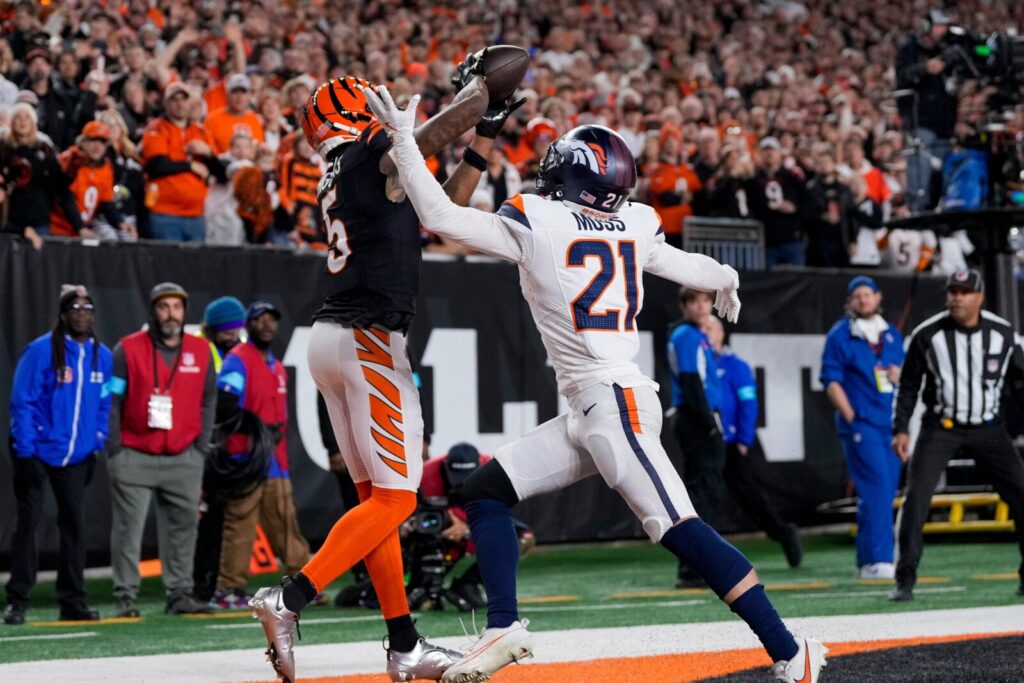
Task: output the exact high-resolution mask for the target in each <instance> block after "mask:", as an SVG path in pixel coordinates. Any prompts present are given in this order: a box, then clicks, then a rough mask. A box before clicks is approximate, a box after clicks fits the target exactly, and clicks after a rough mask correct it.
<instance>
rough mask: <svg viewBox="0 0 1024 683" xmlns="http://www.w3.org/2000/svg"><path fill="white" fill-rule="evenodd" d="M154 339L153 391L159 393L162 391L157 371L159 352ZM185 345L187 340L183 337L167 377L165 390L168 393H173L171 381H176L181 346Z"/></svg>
mask: <svg viewBox="0 0 1024 683" xmlns="http://www.w3.org/2000/svg"><path fill="white" fill-rule="evenodd" d="M152 341H153V391H154V392H156V393H158V394H159V393H160V375H158V374H157V371H156V356H157V353H158V352H157V350H156V340H155V339H154V340H152ZM184 345H185V340H184V338H183V339H182V340H181V342H180V343H179V344H178V355H176V356H175V357H174V365H172V366H171V376H170V377H168V378H167V386H166V387H165V388H164V391H165V392H166V393H168V394H169V393H171V383H172V382H173V381H174V375H175V374H177V372H178V362H179V361H180V360H181V347H183V346H184Z"/></svg>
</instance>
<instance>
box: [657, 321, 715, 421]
mask: <svg viewBox="0 0 1024 683" xmlns="http://www.w3.org/2000/svg"><path fill="white" fill-rule="evenodd" d="M668 363H669V367H671V368H672V405H674V406H676V408H688V409H689V408H695V409H696V410H697V411H698V412H706V411H708V410H710V411H718V410H721V408H722V386H721V381H720V380H719V378H718V363H717V362H716V361H715V352H714V349H712V348H711V343H710V342H709V341H708V337H707V335H706V334H704V333H703V332H701V331H700V330H699V329H697V328H696V327H694V326H693V325H691V324H689V323H683V324H682V325H680V326H679V327H677V328H676V329H675V330H673V332H672V334H671V336H670V337H669V340H668ZM696 379H699V384H700V386H703V388H704V396H703V397H700V396H692V395H689V396H688V395H687V387H688V386H691V385H692V386H697V382H696V381H693V380H696ZM690 393H693V389H691V390H690Z"/></svg>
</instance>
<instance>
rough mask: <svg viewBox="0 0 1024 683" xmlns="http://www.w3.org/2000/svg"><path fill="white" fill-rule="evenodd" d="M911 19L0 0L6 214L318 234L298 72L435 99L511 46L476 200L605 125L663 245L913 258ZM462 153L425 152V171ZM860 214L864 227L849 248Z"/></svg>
mask: <svg viewBox="0 0 1024 683" xmlns="http://www.w3.org/2000/svg"><path fill="white" fill-rule="evenodd" d="M927 11H928V9H927V7H925V6H924V5H922V4H921V3H916V2H911V1H909V0H897V1H895V2H888V3H880V2H873V1H870V0H867V1H863V2H856V3H838V4H837V3H829V2H825V1H824V0H803V1H802V2H801V1H797V0H770V1H768V2H763V3H753V2H739V1H736V0H712V1H711V2H706V3H700V4H699V5H697V6H685V7H684V6H681V5H678V4H677V3H672V2H668V1H666V0H657V1H653V2H636V3H617V4H616V3H604V2H593V3H583V4H573V3H568V4H567V3H557V2H552V1H550V0H539V1H534V2H526V3H511V2H504V3H497V4H493V3H478V2H468V1H465V0H462V1H458V2H453V3H444V4H443V5H442V4H435V3H429V2H411V3H400V2H363V1H350V0H346V1H343V2H332V3H321V2H300V3H297V4H292V3H284V4H274V3H265V2H261V1H260V0H234V1H226V0H203V1H202V2H198V3H191V2H185V1H184V0H160V1H159V2H155V3H152V2H141V1H140V0H118V1H111V2H99V1H97V0H89V1H87V2H81V3H64V2H52V3H42V4H40V5H37V4H36V3H34V2H31V1H29V0H22V1H21V2H16V3H0V37H2V39H0V176H2V182H0V202H2V204H3V208H2V213H0V218H2V222H3V224H4V226H5V228H4V229H5V231H7V232H14V233H20V234H22V235H24V237H26V238H27V239H29V240H31V241H32V242H33V244H34V245H35V246H36V247H37V248H38V247H40V246H41V245H42V240H41V236H44V235H47V234H51V235H66V236H75V235H79V236H83V237H99V238H101V239H116V240H129V241H130V240H135V239H137V238H138V237H148V238H153V239H169V240H205V241H206V242H209V243H214V244H242V243H272V244H278V245H292V246H294V247H296V248H313V249H324V248H325V247H326V245H325V239H326V238H325V234H324V231H323V229H322V219H321V217H320V214H319V211H318V209H317V207H316V190H315V188H316V183H317V181H318V180H319V177H320V175H321V171H322V163H321V160H320V159H318V158H317V157H316V155H315V154H314V152H313V150H312V149H311V148H310V147H309V146H308V145H307V144H306V143H305V141H304V140H303V137H302V135H301V131H298V125H297V116H298V114H299V113H300V112H301V108H302V105H303V104H304V102H305V101H306V99H307V98H308V97H309V95H310V93H311V92H312V90H313V89H314V88H315V86H316V85H317V84H318V83H320V82H323V81H324V80H326V79H328V78H332V77H336V76H339V75H344V74H352V75H357V76H359V77H363V78H367V79H368V80H370V81H373V82H385V81H387V82H390V83H392V84H393V85H392V91H393V92H394V93H395V94H396V96H399V97H405V98H407V97H409V96H411V94H413V93H416V92H419V93H422V95H423V103H422V105H421V111H422V113H423V115H424V116H429V115H430V114H432V113H433V112H434V111H436V110H437V109H438V108H439V106H441V105H442V104H443V103H444V102H445V101H446V100H447V99H448V98H450V96H451V93H452V86H451V84H450V82H449V79H450V76H451V73H452V71H453V69H454V66H455V65H456V64H458V63H459V61H460V60H461V59H462V58H463V57H464V56H465V55H466V54H468V53H470V52H474V51H477V50H480V49H482V48H484V47H485V46H487V45H491V44H496V43H508V44H514V45H521V46H524V47H527V48H528V49H530V51H531V53H532V54H533V57H534V62H533V66H532V68H531V70H530V72H529V73H528V75H527V77H526V79H525V80H524V82H523V85H522V88H521V94H522V95H523V96H524V97H526V98H527V102H526V104H525V106H523V107H522V108H521V109H520V110H519V111H518V112H516V115H515V117H514V118H513V119H512V120H510V121H509V122H508V124H507V125H506V126H505V127H504V129H503V131H502V144H500V145H498V146H496V148H495V151H494V153H493V154H492V155H491V158H490V159H489V165H488V169H487V173H486V174H485V177H484V178H483V179H482V181H481V185H480V187H479V189H478V191H477V193H476V195H475V196H474V198H473V201H472V204H473V205H475V206H477V207H478V208H488V207H490V208H495V207H497V206H498V205H499V204H500V203H501V202H502V201H504V199H505V198H506V197H508V196H511V195H513V194H515V193H516V192H520V191H532V187H533V182H532V181H533V179H534V178H535V176H536V173H537V169H538V165H539V162H540V159H541V156H542V155H543V153H544V150H545V148H546V146H547V144H548V143H549V142H550V141H551V140H552V139H554V138H555V137H557V136H558V135H561V134H562V133H565V132H566V131H567V130H569V129H570V128H572V127H573V126H575V125H579V124H584V123H599V124H603V125H607V126H609V127H611V128H613V129H615V130H616V131H618V132H619V133H620V134H621V135H622V136H623V137H624V138H625V139H626V140H627V142H628V144H629V146H630V148H631V150H632V151H633V153H634V155H635V156H636V158H637V165H638V169H639V171H640V175H641V182H640V183H639V185H638V188H637V198H638V199H641V200H644V201H647V202H649V203H651V204H653V205H654V206H655V207H656V208H657V209H658V211H659V212H660V213H661V215H662V218H663V221H664V225H665V229H666V233H668V234H669V236H670V238H674V239H676V240H678V239H680V238H679V235H680V233H681V232H682V229H683V224H684V221H685V219H686V218H687V217H688V216H691V215H698V216H717V217H728V218H743V217H751V218H756V219H758V220H760V221H762V222H763V223H764V225H765V236H766V242H767V247H768V249H767V256H768V263H769V265H772V264H792V265H804V264H809V265H824V266H835V265H845V264H847V263H848V262H849V261H850V259H851V256H852V258H853V263H855V264H874V263H877V261H878V254H877V252H876V251H875V248H876V247H877V243H880V244H881V246H882V247H883V252H886V251H891V252H893V253H894V256H892V258H890V259H888V261H887V260H886V258H885V255H884V253H883V258H882V260H883V263H887V264H888V265H893V266H898V267H904V268H907V269H913V268H915V267H917V266H919V265H921V266H923V265H924V264H925V263H926V262H927V258H928V257H929V256H930V255H931V253H932V252H934V250H935V247H936V246H937V245H936V243H935V240H934V239H933V238H930V237H927V236H926V237H925V238H924V239H923V241H922V240H921V239H918V240H917V242H918V243H917V244H915V245H914V250H913V251H914V252H915V254H914V255H915V258H913V259H908V258H906V257H905V255H904V256H902V257H901V255H900V251H899V250H897V249H894V250H885V249H884V247H885V240H884V235H883V234H882V233H876V232H873V231H875V230H876V229H878V228H880V227H881V226H883V225H884V223H885V221H886V219H887V218H888V217H890V216H901V215H906V214H907V212H908V201H907V187H908V179H907V166H908V164H907V157H908V155H909V151H908V149H907V143H906V136H905V135H904V133H903V132H902V131H903V130H904V129H905V128H906V127H907V126H908V125H909V124H908V122H906V121H901V118H900V116H899V114H898V113H897V106H896V102H895V100H894V99H892V91H893V90H894V89H895V88H896V87H898V85H899V84H898V81H899V80H900V78H899V76H898V74H897V68H896V66H895V65H896V64H897V52H898V50H899V47H900V45H901V44H905V43H906V42H907V41H908V40H914V39H916V38H915V36H921V35H924V34H927V33H928V32H929V31H930V30H931V29H930V27H928V26H922V25H921V21H922V18H923V17H924V16H927ZM957 12H958V14H959V16H960V17H962V18H963V19H964V21H965V22H968V21H969V23H970V24H971V26H972V27H973V28H975V29H976V30H978V31H982V32H984V31H990V30H997V29H998V30H1005V29H1006V28H1007V27H1012V26H1015V25H1017V23H1018V20H1019V18H1020V17H1019V13H1020V12H1021V10H1020V7H1019V5H1014V4H1012V3H986V2H980V1H979V0H969V1H967V2H961V3H959V4H958V6H957ZM1015 13H1016V15H1015ZM941 21H950V20H949V19H941ZM933 61H934V60H933ZM929 74H932V72H931V71H929ZM940 75H941V74H940ZM990 94H991V92H990V91H988V90H986V89H983V88H980V87H978V86H977V85H976V84H973V83H971V82H967V83H962V84H961V87H959V89H958V90H957V91H956V96H955V97H953V99H952V100H951V102H952V104H951V105H950V106H953V107H954V108H955V111H954V112H953V118H952V120H956V122H957V123H956V130H955V131H945V132H943V133H953V132H955V133H956V134H958V135H961V136H963V135H967V134H968V132H969V129H970V127H971V126H972V125H973V124H976V123H980V122H981V121H982V120H983V119H984V118H985V115H986V110H987V104H986V102H987V98H988V97H989V95H990ZM1021 124H1022V117H1021V116H1020V115H1018V117H1017V119H1016V120H1014V121H1012V122H1011V124H1010V125H1011V126H1012V127H1016V129H1018V130H1022V129H1024V126H1022V125H1021ZM297 131H298V132H297ZM460 153H461V152H460V150H459V149H452V150H446V151H445V152H444V153H443V154H441V155H440V156H439V158H435V159H433V160H432V163H433V164H434V168H435V171H436V173H438V174H439V175H445V174H446V173H447V172H448V171H449V170H450V169H451V168H453V166H454V163H455V161H456V160H457V158H458V156H459V155H460ZM938 200H939V197H938V196H937V195H933V194H929V195H928V196H927V197H926V201H925V202H924V203H923V204H918V206H919V207H920V208H931V207H933V206H934V205H935V204H936V202H937V201H938ZM912 204H913V202H912ZM861 228H867V229H869V232H868V233H864V234H867V235H869V239H868V240H867V241H868V242H870V243H871V244H867V245H865V243H864V242H863V240H861V243H859V244H858V234H859V233H861V232H862V231H861ZM876 237H882V238H883V239H881V240H877V239H875V238H876ZM423 241H424V246H425V248H426V249H428V250H434V251H448V252H454V251H457V249H458V248H457V247H455V246H454V245H450V244H445V243H444V241H443V240H442V239H440V238H438V237H436V236H433V235H430V234H424V236H423ZM954 242H955V240H954ZM961 242H962V240H961ZM953 246H954V245H953V242H950V244H949V247H948V248H949V250H950V251H952V247H953ZM961 246H964V247H965V249H966V250H967V251H969V248H970V247H969V245H962V244H961ZM943 248H944V249H945V248H946V245H943ZM903 251H904V252H905V251H906V249H904V250H903ZM869 252H870V253H869ZM918 254H920V256H922V257H924V258H923V259H922V258H917V255H918ZM953 265H959V259H958V263H957V264H953Z"/></svg>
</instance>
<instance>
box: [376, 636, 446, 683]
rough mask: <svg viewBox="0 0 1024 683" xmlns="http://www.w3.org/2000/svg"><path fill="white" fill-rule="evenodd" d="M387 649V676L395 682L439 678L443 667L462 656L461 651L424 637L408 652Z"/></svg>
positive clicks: (434, 679) (436, 679)
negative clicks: (444, 646) (431, 641)
mask: <svg viewBox="0 0 1024 683" xmlns="http://www.w3.org/2000/svg"><path fill="white" fill-rule="evenodd" d="M387 651H388V676H390V677H391V680H392V681H394V682H395V683H398V682H400V681H414V680H416V679H420V678H423V679H427V680H431V681H439V680H441V675H442V674H443V673H444V671H445V669H447V668H448V667H450V666H451V665H452V664H454V663H455V662H457V661H458V660H459V659H461V658H462V653H461V652H456V651H455V650H449V649H447V648H443V647H441V646H440V645H433V644H431V643H429V642H427V641H426V640H425V639H423V638H420V639H419V640H418V641H416V647H414V648H413V649H412V651H410V652H397V651H396V650H394V649H392V648H387Z"/></svg>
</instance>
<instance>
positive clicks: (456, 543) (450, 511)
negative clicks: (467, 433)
mask: <svg viewBox="0 0 1024 683" xmlns="http://www.w3.org/2000/svg"><path fill="white" fill-rule="evenodd" d="M490 459H491V458H490V456H487V455H480V452H479V451H477V449H476V448H475V447H473V446H471V445H470V444H468V443H460V444H456V445H454V446H452V448H451V450H450V451H449V452H448V454H447V455H442V456H440V457H437V458H432V459H430V460H428V461H427V462H426V463H424V465H423V479H422V481H421V483H420V505H419V507H417V508H416V512H415V513H413V516H412V517H411V518H410V520H409V521H408V522H407V523H406V524H405V525H404V526H403V527H402V531H401V533H402V546H403V550H404V551H405V554H406V558H407V564H406V566H407V567H409V572H410V578H409V585H408V587H407V590H408V593H409V607H410V608H411V609H414V610H415V609H419V608H420V607H421V606H423V605H424V604H425V603H426V602H427V601H428V600H429V601H430V603H431V605H432V607H433V608H434V609H442V602H441V598H443V599H445V600H448V601H449V602H450V603H452V604H453V605H454V606H455V607H456V608H457V609H458V610H459V611H462V612H468V611H470V610H472V609H483V608H484V607H486V606H487V601H486V600H485V599H484V597H483V594H482V591H481V587H482V585H483V579H482V578H481V576H480V570H479V568H478V567H477V564H476V562H473V564H472V565H471V566H470V567H469V569H467V570H466V571H464V572H463V573H462V574H461V575H460V576H458V577H457V578H455V579H454V580H453V581H452V582H451V584H450V585H449V587H448V588H444V577H445V576H446V575H447V574H448V573H449V572H451V571H452V569H453V568H454V567H455V565H456V564H457V563H458V562H459V560H460V559H462V558H463V557H464V556H466V555H467V554H468V555H472V554H474V546H473V541H472V539H471V538H470V535H469V524H467V523H466V512H465V510H463V509H462V501H461V490H462V485H463V484H465V483H466V480H467V479H468V478H469V475H471V474H472V473H473V472H475V471H476V470H477V468H479V467H480V466H481V465H483V464H484V463H486V462H487V461H488V460H490ZM516 531H517V533H518V535H519V541H520V552H521V554H525V553H526V552H527V551H528V550H529V549H530V548H532V547H533V543H534V537H533V532H532V531H530V530H529V528H528V527H527V526H526V525H525V524H523V523H522V522H518V521H517V522H516Z"/></svg>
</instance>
